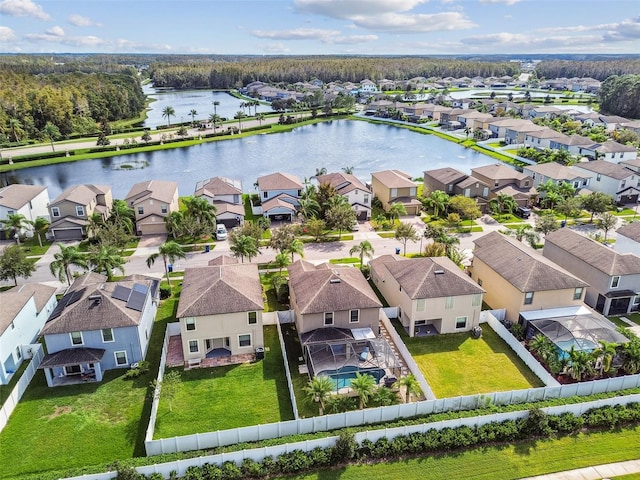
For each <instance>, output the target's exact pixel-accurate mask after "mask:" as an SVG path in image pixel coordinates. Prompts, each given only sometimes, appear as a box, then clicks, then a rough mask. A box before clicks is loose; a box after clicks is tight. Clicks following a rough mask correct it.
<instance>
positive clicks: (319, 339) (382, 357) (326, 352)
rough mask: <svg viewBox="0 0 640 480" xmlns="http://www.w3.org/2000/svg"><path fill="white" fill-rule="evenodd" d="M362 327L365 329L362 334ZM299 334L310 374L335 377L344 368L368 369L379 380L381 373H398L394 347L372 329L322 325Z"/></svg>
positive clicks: (365, 371)
mask: <svg viewBox="0 0 640 480" xmlns="http://www.w3.org/2000/svg"><path fill="white" fill-rule="evenodd" d="M362 330H368V332H364V334H363V332H362ZM354 332H355V335H354ZM302 337H303V338H301V341H302V346H303V349H302V350H303V355H304V359H305V362H306V364H307V369H308V372H309V376H310V378H313V377H315V376H316V375H320V374H324V375H328V376H331V377H335V376H337V375H340V374H342V373H345V372H350V373H353V374H355V373H369V374H371V375H372V376H374V377H375V378H376V379H377V380H378V381H380V380H381V378H382V377H384V376H387V377H399V376H400V371H401V364H400V362H399V361H398V359H397V357H396V356H395V354H394V353H393V350H392V349H391V347H390V346H389V344H388V343H387V341H386V340H385V339H384V338H379V337H376V336H375V335H374V334H373V332H372V331H371V329H354V330H349V329H343V328H322V329H317V330H314V331H312V332H308V333H306V334H303V336H302ZM381 371H383V372H384V373H382V372H381Z"/></svg>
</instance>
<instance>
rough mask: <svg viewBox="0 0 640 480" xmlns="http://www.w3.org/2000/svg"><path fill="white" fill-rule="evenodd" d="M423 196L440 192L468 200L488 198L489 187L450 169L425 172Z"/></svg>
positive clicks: (474, 178)
mask: <svg viewBox="0 0 640 480" xmlns="http://www.w3.org/2000/svg"><path fill="white" fill-rule="evenodd" d="M423 178H424V190H423V192H424V195H428V194H429V193H431V192H434V191H436V190H440V191H442V192H445V193H447V194H449V195H462V196H464V197H468V198H484V199H488V198H489V192H490V189H489V185H487V184H486V183H485V182H483V181H481V180H480V179H479V178H476V177H473V176H471V175H467V174H465V173H462V172H461V171H460V170H456V169H455V168H451V167H444V168H436V169H434V170H425V171H424V172H423Z"/></svg>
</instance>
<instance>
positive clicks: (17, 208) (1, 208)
mask: <svg viewBox="0 0 640 480" xmlns="http://www.w3.org/2000/svg"><path fill="white" fill-rule="evenodd" d="M47 205H49V193H48V191H47V187H43V186H39V185H21V184H19V183H15V184H12V185H7V186H6V187H3V188H0V221H1V220H7V218H9V215H23V216H24V218H26V219H27V220H28V221H30V222H33V221H35V219H36V218H38V217H42V218H45V219H47V220H49V210H48V209H47ZM27 228H29V227H27ZM21 233H24V231H23V232H21ZM4 236H5V230H0V239H2V240H4Z"/></svg>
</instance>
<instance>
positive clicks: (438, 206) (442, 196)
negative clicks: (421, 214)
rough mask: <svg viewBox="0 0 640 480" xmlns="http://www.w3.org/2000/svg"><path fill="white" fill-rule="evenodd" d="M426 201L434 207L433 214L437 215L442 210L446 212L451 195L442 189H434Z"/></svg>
mask: <svg viewBox="0 0 640 480" xmlns="http://www.w3.org/2000/svg"><path fill="white" fill-rule="evenodd" d="M425 201H426V203H427V205H428V206H429V207H431V208H433V216H434V217H437V216H438V215H439V214H440V212H444V211H445V209H446V208H447V204H448V203H449V195H447V194H446V193H445V192H443V191H442V190H434V191H433V192H431V193H429V195H428V196H427V198H426V199H425Z"/></svg>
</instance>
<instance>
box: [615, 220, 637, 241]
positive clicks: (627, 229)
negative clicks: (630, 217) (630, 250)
mask: <svg viewBox="0 0 640 480" xmlns="http://www.w3.org/2000/svg"><path fill="white" fill-rule="evenodd" d="M616 233H617V234H618V235H624V236H625V237H627V238H630V239H631V240H633V241H635V242H639V243H640V222H632V223H629V224H627V225H624V226H622V227H620V228H619V229H618V230H616Z"/></svg>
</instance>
